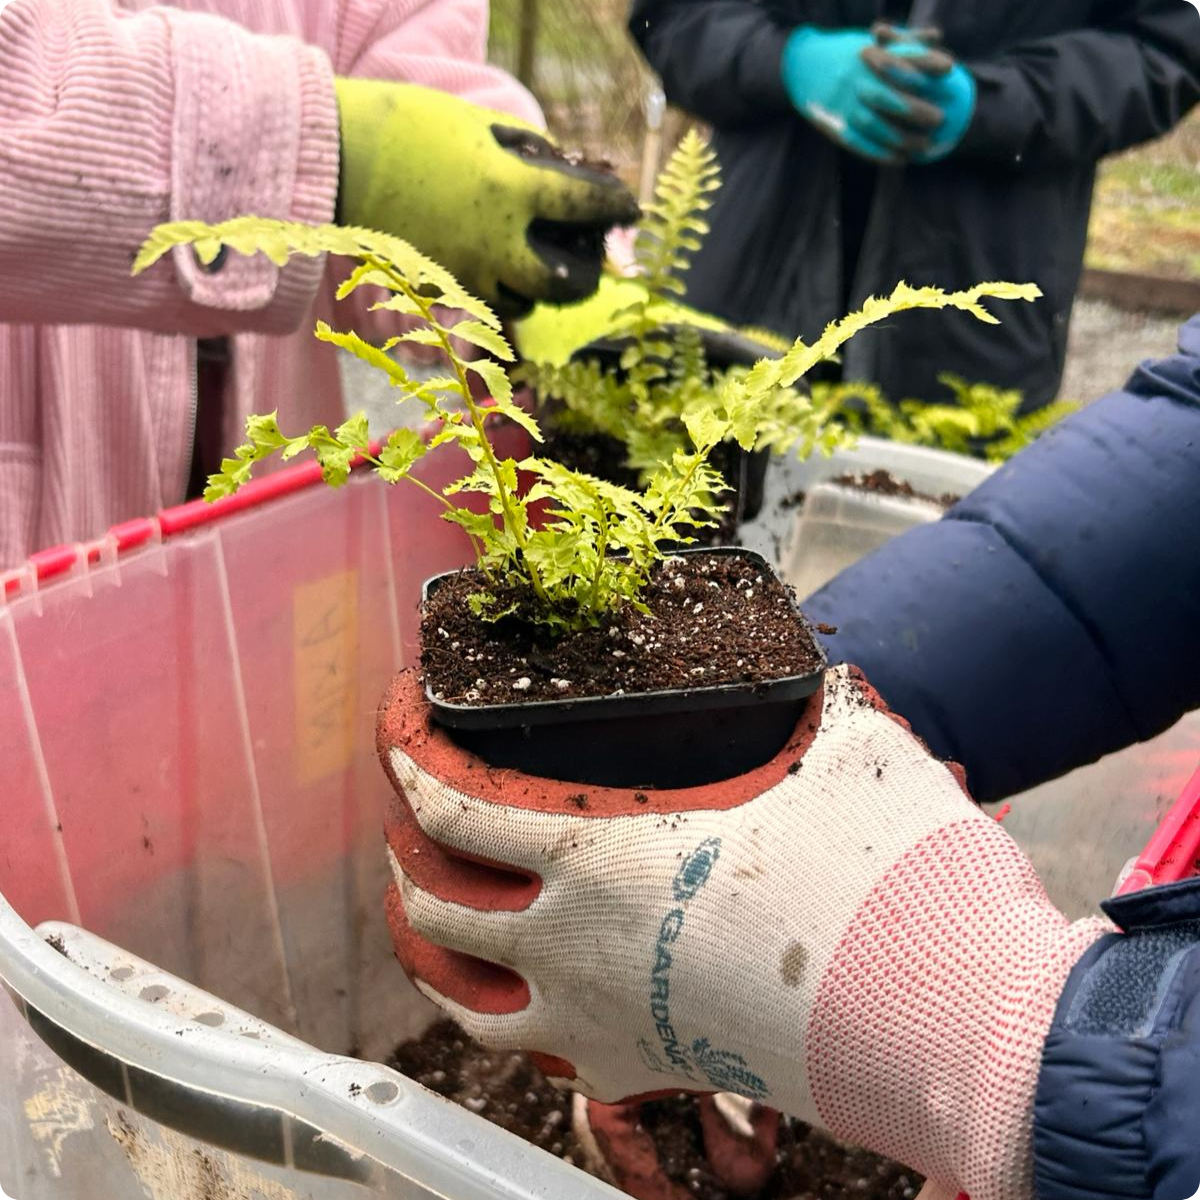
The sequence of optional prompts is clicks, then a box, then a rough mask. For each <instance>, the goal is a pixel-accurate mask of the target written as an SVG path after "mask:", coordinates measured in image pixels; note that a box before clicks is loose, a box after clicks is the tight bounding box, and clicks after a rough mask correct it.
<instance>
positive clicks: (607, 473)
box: [539, 419, 641, 492]
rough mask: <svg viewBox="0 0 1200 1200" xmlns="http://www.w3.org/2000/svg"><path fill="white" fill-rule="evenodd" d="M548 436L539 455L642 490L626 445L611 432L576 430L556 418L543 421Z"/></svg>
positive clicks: (620, 484)
mask: <svg viewBox="0 0 1200 1200" xmlns="http://www.w3.org/2000/svg"><path fill="white" fill-rule="evenodd" d="M542 433H543V434H544V435H545V439H546V440H545V441H544V442H543V444H542V446H541V448H540V450H539V454H540V455H541V457H542V458H549V459H552V460H553V461H554V462H558V463H562V465H563V466H564V467H570V468H571V470H572V471H582V472H583V473H584V474H585V475H594V476H595V477H596V478H597V479H603V480H605V482H607V483H615V484H618V485H619V486H620V487H626V488H629V489H630V490H631V491H635V492H636V491H640V490H641V489H640V487H639V485H638V473H637V472H636V471H635V470H634V469H633V468H632V467H631V466H630V465H629V463H628V462H627V461H626V458H625V444H624V443H623V442H620V441H618V440H617V439H616V438H615V437H610V436H609V435H608V434H607V433H572V432H570V431H568V430H566V429H563V428H562V426H561V425H559V424H558V423H557V422H556V421H554V420H553V419H551V420H547V421H544V422H543V425H542Z"/></svg>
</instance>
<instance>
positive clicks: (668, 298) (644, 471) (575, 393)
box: [516, 131, 844, 541]
mask: <svg viewBox="0 0 1200 1200" xmlns="http://www.w3.org/2000/svg"><path fill="white" fill-rule="evenodd" d="M719 186H720V172H719V170H718V167H717V162H716V156H715V154H714V153H713V151H712V150H711V149H710V148H709V146H708V145H707V144H706V143H705V141H704V140H703V138H701V137H700V135H699V134H697V133H696V132H695V131H691V132H689V133H688V134H687V135H686V136H685V137H684V138H683V140H682V141H681V142H680V144H679V145H678V147H677V148H676V149H675V151H674V153H673V154H672V155H671V157H670V159H669V160H668V162H667V164H666V166H665V167H664V168H663V170H662V172H661V174H660V175H659V178H658V181H657V184H656V187H655V196H654V200H653V202H652V203H650V204H649V205H647V206H646V208H645V210H644V213H643V216H642V218H641V220H640V221H639V223H638V226H637V230H636V241H635V256H636V260H637V274H636V276H634V277H632V278H624V279H617V278H614V277H611V276H610V277H608V278H606V279H605V280H604V281H603V283H602V285H601V289H600V291H599V293H598V294H597V295H596V296H595V297H594V298H592V299H590V300H585V301H583V302H581V303H578V304H573V305H567V306H554V305H542V306H540V307H539V308H538V309H537V310H535V312H534V314H533V315H532V316H530V317H529V318H527V319H526V320H525V321H523V322H522V323H521V324H520V326H519V327H518V331H517V341H518V346H519V348H520V351H521V354H522V357H523V359H524V361H523V363H522V365H521V367H520V369H519V371H518V372H517V376H516V377H517V379H518V380H519V381H521V382H524V383H528V384H529V385H530V386H531V387H532V388H533V389H534V390H535V392H536V394H537V396H538V397H539V401H540V407H539V412H540V414H541V415H542V417H543V424H544V426H545V427H546V429H547V431H548V440H549V451H548V452H549V453H551V454H553V455H557V456H559V457H565V458H566V459H567V461H569V462H570V463H571V464H572V465H579V466H583V467H586V468H587V469H589V470H591V471H593V472H600V473H603V474H604V475H605V477H607V478H610V479H612V480H613V481H614V482H620V483H624V484H627V485H628V486H632V487H637V486H645V485H646V484H647V483H648V482H649V480H650V477H651V476H652V475H653V473H654V471H655V470H656V469H657V466H658V464H659V463H660V462H662V461H663V460H664V459H666V458H669V457H670V456H671V454H673V453H674V451H675V450H676V449H680V448H684V447H686V446H687V445H688V433H687V427H686V417H687V415H688V414H689V413H694V412H697V411H702V410H705V409H709V408H712V407H713V406H714V405H715V404H717V403H718V401H717V396H718V395H719V393H720V392H721V390H722V388H723V387H724V386H725V384H726V382H727V381H730V380H736V379H738V378H741V377H744V376H745V375H746V374H747V373H748V372H749V370H750V369H751V367H752V366H753V365H754V364H755V363H756V362H757V361H758V360H759V359H761V358H763V357H764V356H771V355H778V354H780V353H782V351H783V350H785V349H787V346H788V345H789V344H790V343H788V342H784V341H781V340H780V339H778V338H776V337H775V336H774V335H772V334H770V333H766V332H763V331H740V330H736V329H734V328H732V327H731V326H729V325H728V324H727V323H725V322H724V321H721V320H719V319H718V318H716V317H713V316H710V315H708V314H705V313H700V312H697V311H695V310H694V309H690V308H687V307H686V306H685V305H684V304H683V303H681V297H682V296H683V295H684V292H685V287H684V283H683V279H682V276H683V274H684V272H685V271H686V270H687V267H688V265H689V261H690V256H691V254H692V253H694V252H695V251H696V250H698V249H699V248H700V245H701V241H702V239H703V238H704V236H705V235H706V234H707V233H708V225H707V222H706V221H705V219H704V213H705V211H706V210H707V209H708V208H709V207H710V205H711V203H712V196H713V193H714V192H715V191H716V190H717V189H718V188H719ZM768 405H769V410H768ZM760 406H761V407H760V428H759V431H758V434H757V436H756V438H755V440H754V441H753V442H752V443H750V444H748V445H742V444H740V443H738V442H737V441H736V440H734V439H730V440H728V441H726V442H723V443H722V444H721V445H720V446H718V447H717V448H716V450H715V451H714V452H713V455H712V458H711V462H712V464H713V466H714V467H715V468H716V470H717V471H718V473H719V474H720V475H721V477H722V478H723V479H724V481H725V483H726V485H727V488H728V491H727V492H726V493H724V494H723V497H722V508H723V510H724V512H723V514H722V516H721V518H720V521H719V524H718V525H715V526H713V527H711V528H710V529H709V530H707V531H706V534H707V535H708V536H710V537H711V536H712V535H713V534H714V532H715V534H716V535H717V536H718V538H719V540H722V541H726V540H731V539H732V537H733V535H734V534H735V533H736V529H737V526H738V524H739V523H740V522H742V521H744V520H750V519H752V518H753V517H754V516H756V515H757V513H758V511H759V509H760V507H761V505H762V497H763V480H764V477H765V474H766V469H767V460H768V457H769V455H770V453H771V452H775V453H784V452H786V451H787V450H789V449H791V448H792V447H793V446H795V447H798V448H799V453H800V454H801V456H802V457H805V456H807V455H808V454H810V453H811V452H812V450H813V449H814V448H815V447H817V446H818V445H819V446H820V448H821V449H822V450H824V451H826V452H828V451H830V450H832V449H833V448H834V447H835V446H836V445H839V444H840V443H841V442H842V441H843V440H844V437H843V432H842V429H841V427H840V424H839V422H838V421H837V419H836V418H835V417H834V416H833V414H832V413H829V414H825V415H822V414H821V413H819V412H818V411H817V410H816V409H814V407H813V406H812V405H811V404H810V403H809V402H808V400H807V397H806V395H805V393H804V392H803V391H801V390H799V389H796V388H793V387H789V386H782V385H781V386H779V387H777V388H776V389H775V391H774V392H773V394H772V395H771V396H770V398H769V400H768V398H767V397H763V398H762V399H761V400H760Z"/></svg>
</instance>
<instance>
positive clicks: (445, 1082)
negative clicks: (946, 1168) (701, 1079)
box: [388, 1020, 921, 1200]
mask: <svg viewBox="0 0 1200 1200" xmlns="http://www.w3.org/2000/svg"><path fill="white" fill-rule="evenodd" d="M388 1065H389V1066H392V1067H395V1068H396V1070H398V1071H400V1072H401V1073H402V1074H404V1075H407V1076H408V1077H409V1078H410V1079H415V1080H416V1081H417V1082H418V1083H420V1084H423V1085H424V1086H425V1087H427V1088H429V1089H430V1090H431V1091H434V1092H437V1093H438V1094H439V1095H441V1096H445V1097H447V1098H448V1099H450V1100H453V1101H454V1102H455V1103H456V1104H461V1105H463V1106H464V1107H465V1108H468V1109H470V1110H471V1111H472V1112H475V1113H478V1114H479V1115H480V1116H482V1117H486V1118H487V1119H488V1120H489V1121H492V1122H493V1123H495V1124H497V1125H499V1126H501V1127H502V1128H504V1129H507V1130H509V1131H510V1132H512V1133H515V1134H517V1135H518V1136H519V1137H522V1138H524V1139H525V1140H526V1141H528V1142H531V1143H532V1144H533V1145H535V1146H539V1147H541V1148H542V1149H543V1150H547V1151H549V1152H550V1153H551V1154H554V1155H556V1156H558V1157H559V1158H562V1159H564V1160H566V1161H568V1162H572V1163H574V1164H575V1165H576V1166H582V1167H585V1168H586V1167H587V1166H589V1165H590V1164H589V1163H588V1161H587V1158H586V1155H585V1154H584V1153H583V1152H582V1150H581V1147H580V1146H579V1144H578V1143H577V1141H576V1139H575V1135H574V1133H573V1132H572V1128H571V1102H572V1094H571V1093H570V1092H568V1091H563V1090H561V1089H559V1088H556V1087H554V1086H553V1085H552V1084H550V1083H549V1082H548V1081H547V1080H546V1078H545V1076H543V1075H542V1073H541V1072H540V1071H539V1070H538V1069H537V1068H536V1067H535V1066H534V1065H533V1063H531V1062H530V1061H529V1059H528V1058H527V1057H526V1056H525V1055H524V1054H520V1053H514V1052H511V1051H490V1050H485V1049H484V1048H483V1047H482V1046H480V1045H478V1044H477V1043H475V1042H473V1041H471V1039H470V1038H468V1037H467V1035H466V1034H465V1033H463V1031H462V1030H461V1029H459V1027H458V1026H457V1025H455V1024H454V1023H453V1022H452V1021H448V1020H447V1021H439V1022H438V1023H437V1024H436V1025H434V1026H433V1027H432V1028H431V1029H429V1030H428V1031H427V1032H426V1034H425V1035H424V1037H421V1038H417V1039H414V1040H412V1041H409V1042H405V1043H403V1044H402V1045H400V1046H398V1047H397V1048H396V1050H395V1052H394V1054H393V1055H392V1057H391V1058H390V1059H389V1061H388ZM642 1124H643V1127H644V1128H645V1129H646V1130H648V1131H649V1133H650V1134H651V1136H652V1137H653V1139H654V1143H655V1146H656V1148H657V1150H658V1156H659V1162H660V1163H661V1164H662V1167H663V1171H664V1173H665V1174H666V1175H667V1177H668V1178H669V1179H671V1180H672V1181H673V1182H675V1183H677V1184H678V1185H679V1186H680V1187H682V1188H683V1189H685V1190H686V1192H687V1193H689V1194H691V1195H693V1196H696V1197H697V1198H698V1200H738V1198H736V1197H734V1195H733V1194H732V1193H731V1192H729V1191H728V1190H727V1189H726V1188H725V1187H724V1186H723V1185H722V1183H721V1181H720V1180H719V1179H718V1177H717V1176H716V1175H715V1174H714V1173H713V1171H712V1169H711V1167H710V1166H709V1164H708V1160H707V1159H706V1157H705V1155H704V1150H703V1140H702V1136H701V1133H700V1119H699V1116H698V1110H697V1106H696V1101H695V1100H694V1099H693V1098H692V1097H689V1096H680V1097H678V1098H675V1099H668V1100H657V1101H653V1102H651V1103H648V1104H645V1105H643V1107H642ZM920 1187H921V1178H920V1176H919V1175H917V1174H916V1173H915V1172H913V1171H910V1170H908V1169H907V1168H905V1167H902V1166H900V1165H899V1164H897V1163H893V1162H890V1161H888V1160H887V1159H883V1158H880V1157H878V1156H877V1155H874V1154H871V1153H869V1152H868V1151H866V1150H861V1149H859V1148H857V1147H852V1146H845V1145H842V1144H841V1143H839V1142H836V1141H834V1140H833V1139H831V1138H829V1137H827V1136H825V1135H824V1134H822V1133H820V1132H818V1131H817V1130H814V1129H812V1128H811V1127H810V1126H808V1125H805V1124H804V1123H803V1122H800V1121H796V1120H794V1119H792V1118H790V1117H785V1118H783V1123H782V1126H781V1128H780V1132H779V1149H778V1153H777V1156H776V1168H775V1171H774V1173H773V1174H772V1176H771V1177H770V1178H769V1179H768V1180H767V1182H766V1184H765V1186H764V1187H763V1188H762V1189H761V1190H760V1191H759V1192H757V1193H756V1194H755V1195H754V1196H753V1197H743V1198H741V1200H799V1198H801V1197H803V1198H806V1200H807V1198H809V1197H819V1198H820V1200H913V1198H914V1197H915V1196H916V1194H917V1192H918V1191H919V1190H920Z"/></svg>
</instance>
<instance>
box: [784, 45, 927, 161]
mask: <svg viewBox="0 0 1200 1200" xmlns="http://www.w3.org/2000/svg"><path fill="white" fill-rule="evenodd" d="M918 46H920V49H919V50H918V49H917V47H918ZM898 49H899V50H900V52H899V53H898V54H893V53H891V52H890V51H891V48H890V47H888V48H885V47H883V46H880V45H879V44H878V42H877V41H876V38H875V37H874V36H873V35H872V34H871V33H869V32H868V31H867V30H865V29H816V28H814V27H813V26H810V25H801V26H800V27H799V28H797V29H794V30H793V31H792V32H791V34H790V35H789V37H788V39H787V42H786V43H785V46H784V51H783V59H782V62H781V64H780V69H781V71H782V74H783V84H784V87H785V88H786V89H787V93H788V96H789V97H790V99H791V101H792V104H793V106H794V107H795V108H796V110H797V111H798V112H799V113H800V114H801V115H802V116H804V117H806V118H807V119H808V120H809V121H811V122H812V123H813V124H814V125H815V126H816V127H817V128H818V129H819V130H821V132H822V133H824V134H826V135H827V136H829V137H831V138H832V139H833V140H834V141H836V142H838V143H839V144H840V145H842V146H844V147H845V148H846V149H847V150H852V151H854V152H855V153H856V154H860V155H863V156H864V157H866V158H870V159H874V160H875V161H877V162H889V163H894V162H903V161H906V160H907V159H908V158H910V157H911V156H912V155H913V153H915V152H917V151H919V150H923V149H924V148H925V146H926V138H927V135H928V133H929V131H930V130H932V129H934V128H936V127H937V126H938V125H939V124H940V123H941V122H942V120H943V114H942V112H941V110H940V109H938V108H937V107H936V106H935V105H934V104H933V103H931V102H930V101H929V100H927V99H925V98H924V97H923V96H922V95H920V94H918V93H917V91H915V90H914V89H915V88H916V87H917V86H927V77H926V72H927V71H928V72H933V71H936V70H937V69H939V68H940V66H941V65H942V63H944V62H945V59H944V57H943V56H942V55H941V54H940V53H939V52H938V51H935V50H929V49H927V48H926V47H924V45H923V44H920V43H917V42H912V41H907V42H901V43H899V44H898ZM910 84H911V85H912V86H910Z"/></svg>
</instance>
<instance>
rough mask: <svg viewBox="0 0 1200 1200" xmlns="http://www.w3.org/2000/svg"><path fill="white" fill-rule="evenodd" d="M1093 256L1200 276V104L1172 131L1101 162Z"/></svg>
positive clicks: (1150, 271) (1133, 267)
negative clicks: (1199, 109)
mask: <svg viewBox="0 0 1200 1200" xmlns="http://www.w3.org/2000/svg"><path fill="white" fill-rule="evenodd" d="M1087 263H1088V265H1089V266H1092V267H1101V268H1104V269H1106V270H1110V271H1137V272H1140V273H1142V274H1147V275H1162V276H1164V277H1166V278H1169V279H1200V111H1197V112H1193V113H1192V115H1191V116H1190V117H1189V118H1188V119H1187V120H1186V121H1185V122H1184V123H1183V124H1182V125H1181V126H1180V127H1179V128H1178V129H1176V130H1175V131H1174V132H1173V133H1171V134H1170V135H1168V136H1167V137H1165V138H1160V139H1159V140H1158V141H1156V142H1151V143H1149V144H1148V145H1146V146H1139V147H1138V148H1136V149H1134V150H1130V151H1127V152H1126V153H1125V154H1121V155H1117V156H1116V157H1114V158H1111V159H1109V160H1108V161H1107V162H1105V163H1103V164H1102V165H1101V168H1100V174H1099V178H1098V180H1097V185H1096V201H1095V205H1094V207H1093V209H1092V222H1091V226H1090V228H1089V231H1088V250H1087Z"/></svg>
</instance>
